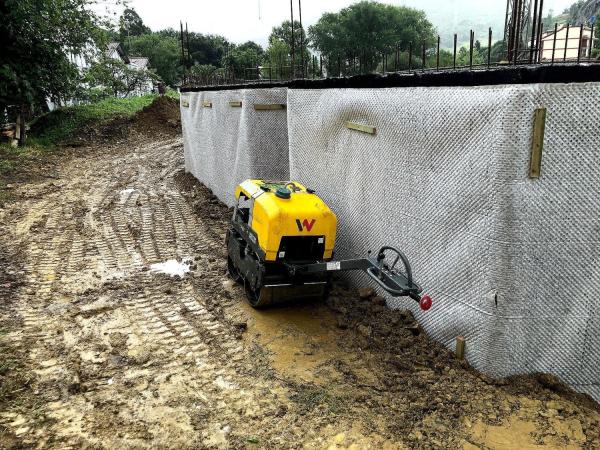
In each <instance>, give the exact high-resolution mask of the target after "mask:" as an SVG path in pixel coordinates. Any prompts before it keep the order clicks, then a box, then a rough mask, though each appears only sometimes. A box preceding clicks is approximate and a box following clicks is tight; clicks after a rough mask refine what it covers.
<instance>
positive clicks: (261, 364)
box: [0, 112, 600, 449]
mask: <svg viewBox="0 0 600 450" xmlns="http://www.w3.org/2000/svg"><path fill="white" fill-rule="evenodd" d="M159 114H161V113H160V112H159ZM144 120H146V119H144ZM149 123H150V124H151V123H152V121H151V120H150V122H149ZM134 126H136V125H135V124H134ZM138 126H139V128H137V131H136V133H131V134H130V137H129V140H128V141H127V142H125V143H120V144H119V143H113V144H110V145H109V144H103V145H102V146H98V147H94V146H91V147H90V148H86V149H80V150H79V151H78V152H77V153H76V154H72V155H70V156H69V158H67V159H66V160H64V161H62V162H61V163H60V164H57V165H56V166H54V169H53V170H55V177H53V178H52V179H41V180H39V179H38V180H36V181H35V182H30V183H24V184H21V185H20V186H19V187H18V188H17V192H16V193H15V195H17V196H18V198H19V199H20V200H19V201H18V202H16V203H13V204H10V205H7V206H6V207H5V208H4V209H1V210H0V264H1V265H2V266H1V268H2V271H0V304H1V306H2V308H1V309H0V314H1V315H2V322H0V326H1V327H2V328H3V329H4V330H5V331H6V333H5V334H3V335H2V336H1V337H0V344H1V345H0V352H2V356H3V357H4V358H6V357H7V356H10V361H11V363H10V365H9V367H10V369H9V370H6V369H5V367H6V364H4V365H3V366H2V368H0V381H2V386H9V387H10V388H4V389H0V394H1V395H0V408H1V411H0V448H4V447H8V448H11V447H19V446H25V447H29V446H30V447H48V448H69V447H70V448H80V447H93V448H150V447H151V448H218V449H220V448H232V449H242V448H273V449H279V448H286V449H287V448H332V449H338V448H354V449H360V448H372V449H380V448H386V449H396V448H465V449H474V448H544V447H545V448H600V447H599V444H598V443H599V442H600V441H599V440H600V414H599V412H598V406H597V405H596V404H595V403H593V402H591V401H590V400H589V399H588V398H586V397H583V396H578V395H575V394H573V393H571V392H569V391H566V392H563V387H562V386H561V385H560V384H559V383H558V382H557V381H556V380H554V379H552V378H551V377H538V378H537V379H536V378H535V377H527V378H521V379H516V380H509V381H504V382H497V381H494V380H491V379H489V378H488V377H486V376H483V375H481V374H478V373H476V372H474V371H473V370H471V369H470V368H469V367H468V366H467V365H465V364H463V363H460V362H459V361H456V360H455V359H454V358H453V357H452V355H451V354H449V353H448V352H447V351H446V349H444V348H442V347H441V346H439V345H437V344H435V343H433V342H432V341H430V340H429V339H428V338H427V336H426V335H425V334H424V333H423V332H422V331H421V329H420V328H419V326H418V324H417V323H415V321H414V320H413V318H412V317H411V315H410V314H409V313H406V312H402V311H394V312H392V311H389V310H388V309H387V308H386V307H385V306H383V305H382V302H381V299H379V298H376V297H375V298H373V297H370V296H366V298H362V299H361V298H359V297H358V296H357V295H356V293H355V292H354V291H351V290H347V289H345V288H344V287H343V286H338V287H336V288H335V289H334V292H333V293H332V296H331V297H330V299H329V301H328V302H327V303H326V304H309V305H292V306H288V307H285V308H278V309H273V310H269V311H265V312H260V313H259V312H256V311H254V310H252V309H251V308H249V307H248V306H247V304H246V303H245V302H244V300H243V293H242V291H241V289H240V288H239V287H238V286H237V285H234V284H233V283H231V281H229V280H228V278H227V277H226V275H225V261H224V247H223V238H224V232H225V229H226V224H227V220H228V217H229V214H230V213H229V211H228V210H227V208H225V207H224V206H222V205H221V204H220V203H219V202H218V201H217V200H216V199H215V198H214V197H213V196H212V195H211V194H210V192H208V191H207V190H206V189H205V188H203V187H202V186H200V185H198V184H197V183H196V182H195V181H194V180H193V179H191V178H190V177H189V176H187V175H185V174H183V173H182V172H181V170H182V165H183V148H182V142H181V139H180V137H178V136H174V135H173V134H172V133H168V132H164V133H162V135H161V136H158V137H156V136H154V137H153V138H152V139H149V138H147V137H144V136H145V135H144V129H145V128H146V129H147V128H148V127H147V126H146V125H138ZM167 130H168V128H167ZM78 155H79V156H78ZM82 155H85V156H82ZM169 260H176V261H179V262H186V261H187V266H189V268H190V272H188V273H186V274H183V275H182V276H169V275H166V274H163V273H160V272H157V271H155V270H153V268H152V265H153V264H156V263H164V262H166V261H169Z"/></svg>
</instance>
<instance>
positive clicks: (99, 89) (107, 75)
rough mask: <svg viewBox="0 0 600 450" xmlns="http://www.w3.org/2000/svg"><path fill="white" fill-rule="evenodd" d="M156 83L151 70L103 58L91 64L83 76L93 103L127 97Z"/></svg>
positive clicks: (156, 78)
mask: <svg viewBox="0 0 600 450" xmlns="http://www.w3.org/2000/svg"><path fill="white" fill-rule="evenodd" d="M158 81H159V77H158V76H157V75H156V74H155V73H154V71H152V70H139V69H135V68H132V67H129V66H128V65H127V64H125V63H124V62H122V61H121V60H118V59H113V58H107V57H105V56H103V57H101V58H100V59H99V60H98V61H95V62H94V63H92V65H91V66H90V67H89V69H88V70H87V71H86V73H85V76H84V82H85V83H86V84H87V86H88V87H89V89H88V95H89V97H90V100H94V101H95V100H102V99H104V98H106V97H110V96H113V97H122V98H124V97H128V96H129V95H131V94H133V93H134V92H136V90H138V89H142V88H143V87H144V86H146V85H147V84H148V83H155V82H158Z"/></svg>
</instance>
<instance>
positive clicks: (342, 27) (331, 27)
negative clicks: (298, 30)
mask: <svg viewBox="0 0 600 450" xmlns="http://www.w3.org/2000/svg"><path fill="white" fill-rule="evenodd" d="M308 34H309V37H310V41H311V46H312V47H313V48H315V49H317V50H318V51H319V52H321V53H322V54H323V55H324V57H325V59H326V62H327V68H328V70H329V71H330V72H331V71H332V70H337V69H336V67H337V66H338V64H339V61H341V62H342V63H341V64H343V65H344V66H345V65H346V64H347V63H346V61H348V60H350V59H354V58H360V60H361V62H362V65H363V71H372V70H375V69H376V68H377V66H378V64H379V63H380V61H381V55H383V54H393V53H394V51H395V48H396V46H397V45H400V49H401V51H406V49H407V48H408V45H409V42H413V43H414V46H415V48H420V46H421V45H422V44H423V43H424V44H425V45H426V46H428V47H429V46H431V45H433V43H434V28H433V25H432V24H431V22H429V20H427V17H426V15H425V13H424V12H423V11H419V10H416V9H413V8H406V7H402V6H392V5H385V4H382V3H378V2H371V1H361V2H359V3H355V4H353V5H351V6H349V7H347V8H344V9H342V10H341V11H340V12H338V13H326V14H323V15H322V16H321V18H320V19H319V21H318V22H317V23H316V24H315V25H313V26H311V27H309V33H308ZM342 71H343V69H342Z"/></svg>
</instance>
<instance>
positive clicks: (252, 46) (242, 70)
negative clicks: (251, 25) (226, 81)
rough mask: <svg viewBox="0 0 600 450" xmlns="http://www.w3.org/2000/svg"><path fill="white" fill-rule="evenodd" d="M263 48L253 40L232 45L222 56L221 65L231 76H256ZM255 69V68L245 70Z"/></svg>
mask: <svg viewBox="0 0 600 450" xmlns="http://www.w3.org/2000/svg"><path fill="white" fill-rule="evenodd" d="M263 55H264V50H263V49H262V47H261V46H260V45H258V44H256V43H254V42H246V43H244V44H242V45H239V46H233V47H232V48H231V49H230V50H228V51H227V53H226V54H225V56H224V57H223V67H224V68H225V69H226V70H227V71H228V72H229V74H230V75H229V76H233V78H257V77H258V69H257V68H258V67H259V66H260V65H261V64H262V60H263ZM247 69H256V70H247Z"/></svg>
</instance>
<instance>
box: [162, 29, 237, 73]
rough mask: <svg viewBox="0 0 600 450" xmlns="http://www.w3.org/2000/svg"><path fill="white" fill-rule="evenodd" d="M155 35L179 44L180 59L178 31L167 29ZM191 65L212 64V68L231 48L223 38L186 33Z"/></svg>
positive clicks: (179, 52) (217, 64)
mask: <svg viewBox="0 0 600 450" xmlns="http://www.w3.org/2000/svg"><path fill="white" fill-rule="evenodd" d="M156 34H158V35H160V36H166V37H170V38H174V39H176V40H177V42H178V44H179V47H178V48H179V50H178V55H179V58H180V59H181V40H180V39H181V36H180V31H179V30H174V29H173V28H167V29H165V30H161V31H158V32H157V33H156ZM188 38H189V48H190V59H191V65H194V64H200V65H203V64H212V65H213V66H219V65H221V60H222V58H223V56H224V55H225V52H226V51H227V49H228V48H230V47H233V44H231V43H230V42H229V41H228V40H227V39H225V38H224V37H223V36H219V35H212V34H201V33H194V32H191V31H190V32H189V33H188ZM186 48H187V41H186Z"/></svg>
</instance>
